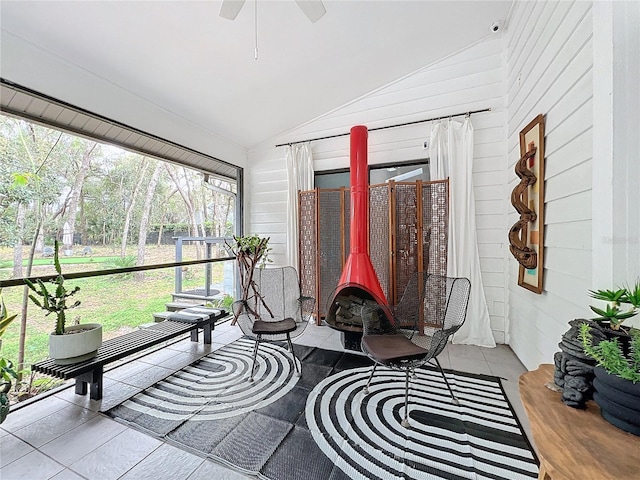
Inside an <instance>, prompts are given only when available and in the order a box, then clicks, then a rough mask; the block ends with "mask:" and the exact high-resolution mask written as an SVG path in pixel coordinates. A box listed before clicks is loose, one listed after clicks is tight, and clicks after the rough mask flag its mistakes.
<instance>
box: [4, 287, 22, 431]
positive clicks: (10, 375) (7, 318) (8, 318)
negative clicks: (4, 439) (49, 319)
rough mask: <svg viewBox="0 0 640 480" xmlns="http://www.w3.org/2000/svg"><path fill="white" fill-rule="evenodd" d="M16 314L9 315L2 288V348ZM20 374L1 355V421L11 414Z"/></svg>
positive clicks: (9, 361)
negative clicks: (12, 395)
mask: <svg viewBox="0 0 640 480" xmlns="http://www.w3.org/2000/svg"><path fill="white" fill-rule="evenodd" d="M15 318H16V315H15V314H14V315H9V312H8V311H7V307H6V306H5V304H4V298H2V290H0V349H2V335H3V334H4V332H5V331H6V330H7V328H8V327H9V324H10V323H11V322H13V320H14V319H15ZM17 378H18V374H17V373H16V371H15V370H14V369H13V363H12V362H11V360H9V359H7V358H4V357H3V356H1V355H0V423H2V422H4V420H5V418H7V415H9V408H10V404H9V391H10V390H11V386H12V384H13V380H17Z"/></svg>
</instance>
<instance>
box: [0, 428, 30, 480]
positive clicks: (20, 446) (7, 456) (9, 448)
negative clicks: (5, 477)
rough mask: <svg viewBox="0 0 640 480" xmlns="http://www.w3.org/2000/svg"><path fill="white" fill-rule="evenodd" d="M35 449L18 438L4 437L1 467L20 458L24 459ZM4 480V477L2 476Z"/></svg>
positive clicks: (0, 455)
mask: <svg viewBox="0 0 640 480" xmlns="http://www.w3.org/2000/svg"><path fill="white" fill-rule="evenodd" d="M33 450H34V448H33V447H32V446H31V445H29V444H27V443H25V442H23V441H22V440H20V439H19V438H18V437H14V436H13V435H10V434H7V435H5V436H3V437H2V441H1V442H0V467H4V466H5V465H7V464H9V463H11V462H13V461H14V460H17V459H18V458H20V457H24V456H25V455H27V454H28V453H31V452H32V451H33ZM0 478H2V476H0Z"/></svg>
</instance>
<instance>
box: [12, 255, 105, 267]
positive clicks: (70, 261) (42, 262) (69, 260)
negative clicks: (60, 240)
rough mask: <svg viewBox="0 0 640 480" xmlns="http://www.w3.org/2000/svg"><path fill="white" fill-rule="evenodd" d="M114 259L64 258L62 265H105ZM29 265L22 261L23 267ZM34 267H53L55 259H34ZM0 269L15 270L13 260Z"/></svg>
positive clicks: (61, 261) (25, 260) (27, 260)
mask: <svg viewBox="0 0 640 480" xmlns="http://www.w3.org/2000/svg"><path fill="white" fill-rule="evenodd" d="M112 258H113V257H62V258H61V259H60V264H61V265H75V264H80V263H105V262H107V261H109V260H111V259H112ZM28 263H29V259H24V260H22V266H24V267H26V266H27V264H28ZM33 265H34V266H42V265H53V258H49V257H47V258H34V259H33ZM0 268H13V260H3V261H2V263H0Z"/></svg>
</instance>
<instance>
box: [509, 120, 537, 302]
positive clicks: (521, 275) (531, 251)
mask: <svg viewBox="0 0 640 480" xmlns="http://www.w3.org/2000/svg"><path fill="white" fill-rule="evenodd" d="M515 172H516V175H518V178H519V179H520V182H519V183H518V185H516V187H515V188H514V189H513V191H512V192H511V203H512V205H513V207H514V208H515V209H516V211H517V212H518V214H519V215H520V217H519V218H518V221H517V222H516V223H515V224H513V226H512V227H511V228H510V229H509V250H510V251H511V253H512V254H513V256H514V257H515V259H516V260H517V261H518V263H519V267H518V268H519V271H518V285H520V286H521V287H524V288H526V289H527V290H531V291H532V292H535V293H542V281H543V277H544V275H543V266H544V263H543V260H544V115H538V116H537V117H536V118H535V119H534V120H533V121H532V122H531V123H529V125H527V126H526V127H525V128H524V129H523V130H522V131H521V132H520V160H518V162H517V163H516V166H515Z"/></svg>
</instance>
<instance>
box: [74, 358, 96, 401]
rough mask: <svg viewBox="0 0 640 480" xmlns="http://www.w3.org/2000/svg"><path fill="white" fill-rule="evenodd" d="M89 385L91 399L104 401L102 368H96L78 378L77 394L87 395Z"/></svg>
mask: <svg viewBox="0 0 640 480" xmlns="http://www.w3.org/2000/svg"><path fill="white" fill-rule="evenodd" d="M87 384H89V398H91V400H101V399H102V366H99V367H96V368H94V369H93V370H91V371H90V372H86V373H83V374H82V375H78V376H77V377H76V394H77V395H86V394H87Z"/></svg>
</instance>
